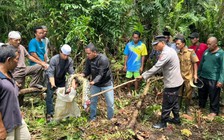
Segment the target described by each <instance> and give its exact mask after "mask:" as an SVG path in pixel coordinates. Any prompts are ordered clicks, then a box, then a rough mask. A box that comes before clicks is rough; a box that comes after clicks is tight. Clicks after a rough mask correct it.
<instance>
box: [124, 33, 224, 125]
mask: <svg viewBox="0 0 224 140" xmlns="http://www.w3.org/2000/svg"><path fill="white" fill-rule="evenodd" d="M132 38H133V41H131V42H129V43H128V44H127V45H126V47H125V50H124V55H125V64H124V70H125V71H126V77H127V78H132V77H134V78H137V79H142V78H144V79H145V80H147V79H148V78H149V77H151V76H152V75H155V74H156V73H159V72H161V71H162V73H163V77H164V80H163V81H164V86H165V88H164V91H163V103H162V115H161V122H160V123H158V124H155V125H153V127H154V128H163V127H166V124H167V122H170V123H174V124H180V117H179V110H180V107H181V106H182V99H183V100H184V105H185V107H184V112H185V113H189V105H190V101H191V99H192V94H193V90H194V88H193V87H197V86H196V85H201V86H200V88H198V95H199V108H200V109H203V108H205V106H206V102H207V98H208V97H209V99H210V114H209V115H208V116H209V117H214V116H216V115H218V114H219V99H220V92H221V88H222V87H223V83H224V51H223V50H222V48H219V47H218V40H217V38H216V37H210V38H209V39H208V40H207V45H206V44H204V43H200V42H199V34H198V33H197V32H193V33H191V34H190V36H188V38H189V39H190V40H191V43H192V46H190V47H189V48H188V47H187V46H186V40H185V38H184V36H183V35H181V34H178V35H176V37H175V38H174V40H173V42H170V41H169V39H170V33H169V32H167V31H165V32H163V35H159V36H156V37H155V41H154V42H153V43H152V46H153V51H152V53H151V55H152V54H156V55H157V57H156V58H157V62H156V63H155V65H154V66H153V67H152V68H151V69H150V70H148V71H146V72H144V73H143V74H141V73H142V68H143V66H144V60H145V56H146V55H147V50H146V49H145V45H144V44H143V43H142V42H141V41H140V33H139V32H134V33H133V35H132ZM151 55H150V57H151ZM140 75H141V76H140ZM135 87H136V86H135ZM135 90H137V88H135ZM129 92H130V89H129ZM171 111H172V113H173V116H174V118H172V119H171V118H170V117H169V115H170V113H171Z"/></svg>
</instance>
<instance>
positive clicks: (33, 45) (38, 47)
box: [29, 38, 46, 66]
mask: <svg viewBox="0 0 224 140" xmlns="http://www.w3.org/2000/svg"><path fill="white" fill-rule="evenodd" d="M29 53H30V54H31V53H36V54H37V56H38V57H39V58H40V60H42V61H44V55H45V53H46V52H45V44H44V42H42V41H38V40H37V39H36V38H33V39H32V40H31V41H30V43H29ZM35 64H36V63H35V62H33V61H30V65H31V66H32V65H35Z"/></svg>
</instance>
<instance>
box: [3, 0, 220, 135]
mask: <svg viewBox="0 0 224 140" xmlns="http://www.w3.org/2000/svg"><path fill="white" fill-rule="evenodd" d="M0 25H1V26H0V42H6V41H7V34H8V32H9V31H11V30H18V31H20V32H21V33H22V38H23V40H22V44H23V45H24V46H27V44H28V42H29V40H30V39H31V38H33V37H34V35H33V32H32V29H33V27H35V26H40V25H46V26H47V27H48V29H49V34H48V37H49V39H50V41H51V46H52V48H59V47H60V45H61V44H63V43H68V44H70V45H71V46H72V48H73V54H72V56H73V57H74V60H75V62H76V63H75V67H76V68H77V69H76V70H77V71H78V72H79V71H80V69H82V65H80V62H81V60H83V59H84V54H83V53H82V52H83V46H85V45H86V44H88V43H89V42H90V41H91V42H93V43H95V44H96V45H97V47H99V48H100V49H101V51H103V52H105V53H107V55H108V56H109V57H110V58H111V62H112V63H113V70H114V76H115V84H119V83H121V82H123V80H124V78H123V77H124V76H123V75H122V73H120V72H119V71H120V70H121V69H122V63H123V59H122V54H123V53H122V52H123V49H124V45H125V43H126V42H127V41H128V40H129V39H130V38H131V34H132V32H133V31H134V30H138V31H140V32H141V33H142V40H143V41H144V42H145V43H146V45H147V47H148V49H149V50H150V49H151V46H150V42H151V41H152V38H153V36H154V35H157V34H161V33H162V31H163V30H164V28H168V30H169V31H170V32H171V34H172V35H173V36H175V34H176V33H182V34H184V35H185V36H188V35H189V34H190V33H191V32H193V31H198V32H199V33H200V36H201V37H200V40H201V41H202V42H206V40H207V38H208V36H210V35H214V36H216V37H217V38H218V39H219V45H220V46H224V0H0ZM188 43H189V42H188ZM53 50H54V49H52V51H53ZM55 50H57V49H55ZM80 52H81V55H79V57H76V56H77V54H79V53H80ZM78 62H79V63H78ZM81 64H82V63H81ZM147 65H149V66H147V67H150V63H147ZM78 66H79V67H78ZM156 85H159V86H155V88H153V89H151V90H150V92H153V91H160V88H161V83H156ZM142 87H144V86H142ZM152 87H153V86H152ZM158 87H159V89H156V88H158ZM155 89H156V90H155ZM117 93H118V95H119V96H118V97H116V102H115V104H116V109H117V110H116V115H117V116H121V117H120V118H119V117H118V119H119V120H122V119H124V116H125V115H126V117H127V116H130V114H131V113H130V112H127V111H129V110H131V109H133V107H129V106H131V105H132V106H135V103H136V100H137V99H138V97H139V93H138V94H136V95H135V96H134V97H133V99H131V100H128V99H127V98H126V97H123V95H122V94H125V93H123V91H120V90H119V91H117ZM150 97H151V96H150ZM34 98H35V99H34V101H38V102H33V97H32V98H31V99H32V100H31V101H27V102H28V107H26V106H25V107H24V108H23V111H25V112H26V113H27V117H26V121H27V122H28V124H29V129H30V130H31V132H32V134H33V135H34V136H36V137H34V138H36V139H39V138H40V139H58V138H61V139H131V138H136V137H137V136H138V135H140V134H139V133H140V132H141V134H142V133H143V130H145V131H144V133H146V132H147V131H148V132H150V135H155V137H154V139H157V138H160V139H166V138H167V137H168V138H169V137H170V139H187V136H185V135H184V136H183V137H181V136H180V133H181V132H180V131H179V129H183V128H189V129H190V130H192V131H194V132H195V133H193V136H194V137H193V138H192V139H194V138H196V139H200V138H201V139H222V138H223V137H224V135H223V134H222V132H223V127H222V125H223V124H224V118H223V117H218V118H216V122H215V124H216V125H217V128H216V129H214V128H213V127H212V126H213V125H212V123H210V121H209V122H206V121H205V122H202V123H201V125H200V126H199V125H198V124H195V120H197V118H196V119H195V120H194V119H193V121H189V120H186V121H184V126H183V128H181V127H177V128H172V129H171V130H172V131H170V130H168V131H167V132H165V135H166V136H164V135H163V133H162V132H161V131H160V132H158V131H154V130H152V131H151V130H150V129H149V128H150V127H151V123H152V122H149V121H148V120H149V119H148V118H150V117H151V120H153V122H155V120H156V119H158V116H155V115H154V113H155V112H156V111H158V110H159V109H160V107H161V106H160V104H159V102H154V101H153V102H150V103H149V102H146V105H145V108H144V109H143V112H144V113H142V114H141V115H140V118H139V120H138V121H139V126H142V128H138V126H137V128H138V129H137V128H136V129H137V131H136V130H134V131H133V130H129V129H128V130H126V129H121V127H122V125H125V124H122V123H121V124H111V122H106V121H104V122H100V124H89V123H88V122H87V114H85V113H83V114H82V117H81V118H78V119H71V120H65V121H64V122H62V123H60V124H57V123H56V124H51V125H45V120H44V112H43V111H44V102H43V101H39V98H38V99H36V97H34ZM148 98H149V97H148ZM152 98H154V96H153V95H152ZM28 99H30V98H28ZM150 100H151V98H150ZM150 100H149V101H150ZM29 102H31V105H32V106H31V105H30V104H29ZM147 103H148V104H147ZM149 105H152V106H149ZM101 107H102V108H103V107H104V105H102V106H101ZM127 107H128V108H127ZM34 108H35V109H34ZM102 108H101V109H102ZM102 110H104V111H103V112H105V108H103V109H102ZM125 111H126V112H125ZM124 114H125V115H124ZM104 115H105V114H101V116H104ZM122 117H123V118H122ZM127 121H129V119H124V120H123V122H127ZM196 122H197V121H196ZM98 123H99V122H98ZM108 123H109V125H108ZM97 125H98V126H97ZM120 125H121V127H120ZM100 126H101V127H100ZM108 126H110V129H111V132H110V131H109V132H108V130H110V129H108V128H107V127H108ZM219 126H220V127H219ZM146 130H147V131H146ZM173 130H174V131H173ZM157 132H158V134H157ZM214 133H215V135H214ZM172 134H173V135H172ZM212 134H213V135H212ZM142 135H143V134H142ZM142 135H141V136H142ZM145 135H146V134H145ZM147 135H149V134H147ZM66 136H67V137H66ZM156 136H158V137H156ZM145 138H146V139H147V138H149V137H146V136H145ZM136 139H137V138H136ZM150 139H153V138H150Z"/></svg>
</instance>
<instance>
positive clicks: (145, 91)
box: [127, 77, 163, 129]
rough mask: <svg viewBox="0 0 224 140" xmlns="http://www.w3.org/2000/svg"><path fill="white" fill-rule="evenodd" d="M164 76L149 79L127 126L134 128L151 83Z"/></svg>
mask: <svg viewBox="0 0 224 140" xmlns="http://www.w3.org/2000/svg"><path fill="white" fill-rule="evenodd" d="M162 78H163V77H158V78H155V79H154V80H152V81H147V84H146V86H145V88H144V91H143V94H142V95H141V96H140V100H139V101H138V103H137V105H136V110H135V111H134V112H133V115H132V119H131V121H130V123H129V124H128V126H127V128H131V129H133V128H134V126H135V123H136V120H137V117H138V113H139V112H140V110H141V106H142V102H143V100H144V98H145V96H146V95H147V93H148V90H149V87H150V84H151V83H153V82H155V81H158V80H160V79H162Z"/></svg>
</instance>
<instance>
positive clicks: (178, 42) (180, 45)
mask: <svg viewBox="0 0 224 140" xmlns="http://www.w3.org/2000/svg"><path fill="white" fill-rule="evenodd" d="M176 46H177V48H178V49H182V48H183V47H184V46H185V44H184V43H182V42H181V40H179V39H177V40H176Z"/></svg>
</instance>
